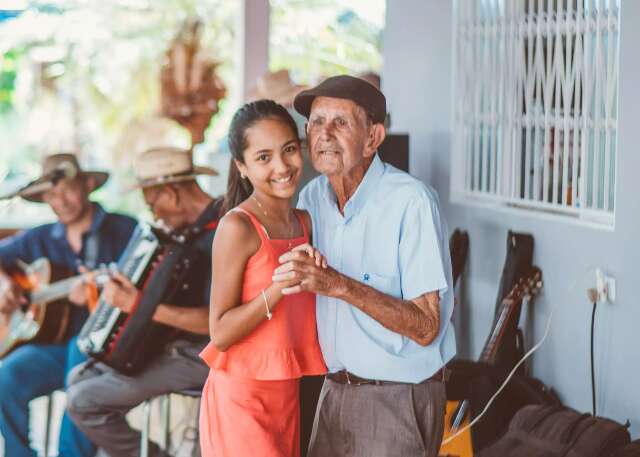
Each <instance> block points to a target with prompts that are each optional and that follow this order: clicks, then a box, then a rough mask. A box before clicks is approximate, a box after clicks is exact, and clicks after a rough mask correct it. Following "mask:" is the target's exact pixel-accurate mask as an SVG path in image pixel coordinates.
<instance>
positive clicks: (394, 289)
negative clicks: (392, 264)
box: [360, 272, 402, 298]
mask: <svg viewBox="0 0 640 457" xmlns="http://www.w3.org/2000/svg"><path fill="white" fill-rule="evenodd" d="M360 279H361V280H362V281H363V282H364V283H365V284H366V285H368V286H370V287H373V288H374V289H376V290H378V291H380V292H382V293H384V294H387V295H391V296H392V297H396V298H402V289H401V285H400V276H399V275H381V274H378V273H373V272H363V273H362V276H361V278H360Z"/></svg>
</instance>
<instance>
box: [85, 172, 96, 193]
mask: <svg viewBox="0 0 640 457" xmlns="http://www.w3.org/2000/svg"><path fill="white" fill-rule="evenodd" d="M95 187H96V178H95V177H93V176H91V175H85V176H84V188H85V190H86V191H87V195H88V194H90V193H91V192H92V191H93V189H95Z"/></svg>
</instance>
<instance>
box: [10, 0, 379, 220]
mask: <svg viewBox="0 0 640 457" xmlns="http://www.w3.org/2000/svg"><path fill="white" fill-rule="evenodd" d="M270 8H271V12H270V30H269V69H270V70H278V69H283V68H285V69H289V70H290V74H291V77H292V79H293V80H294V81H295V82H296V83H299V84H313V83H316V82H318V81H319V80H321V79H322V78H325V77H327V76H331V75H334V74H338V73H351V74H356V73H359V72H362V71H376V72H379V71H380V69H381V67H382V57H381V56H382V52H381V51H382V49H381V46H382V32H383V29H384V16H385V2H384V0H304V1H303V0H271V1H270ZM239 13H240V2H239V1H236V0H206V1H202V0H163V1H162V2H157V1H152V0H111V1H105V0H48V1H45V0H25V1H20V0H0V139H1V140H0V194H2V193H6V192H7V191H9V190H12V189H14V188H16V187H18V186H19V185H21V184H24V183H26V182H28V181H29V180H30V179H32V178H33V177H35V176H37V174H38V173H39V170H40V160H41V157H42V156H43V155H45V154H48V153H52V152H55V151H60V150H69V149H73V150H77V151H79V153H80V155H81V159H82V161H83V162H84V163H85V164H86V165H88V166H90V167H92V168H101V169H107V170H111V171H112V179H110V181H109V183H108V185H107V186H105V187H104V188H102V189H100V190H99V191H98V192H96V193H95V194H94V199H95V200H98V201H100V202H101V203H102V204H103V205H105V206H106V207H108V208H110V209H113V210H118V211H123V212H128V213H132V214H137V215H143V216H144V215H145V208H144V205H143V204H142V200H141V198H140V196H139V195H138V194H137V193H135V192H134V193H129V194H125V193H123V192H122V191H121V189H122V188H123V186H124V185H125V184H126V182H127V180H128V179H130V175H131V172H130V165H131V159H132V157H133V155H134V153H135V152H136V151H132V150H130V145H131V142H130V139H131V136H132V135H134V136H135V131H136V130H137V129H140V128H141V125H143V124H144V122H145V120H148V119H149V118H151V117H152V116H154V115H157V114H158V113H159V107H160V104H159V102H160V100H159V98H160V78H159V73H160V68H161V66H162V64H163V62H164V61H165V60H166V54H165V53H166V51H167V48H168V47H169V45H170V44H171V41H172V39H173V38H174V37H175V35H176V33H177V32H178V30H179V29H180V27H181V26H182V24H183V23H184V22H185V20H187V19H189V18H199V19H200V21H201V22H202V24H203V27H202V43H203V44H204V46H205V47H206V50H207V52H208V53H209V54H210V55H211V57H212V58H213V59H214V60H216V61H217V62H219V66H218V67H217V68H216V72H217V74H218V76H219V77H220V78H221V79H222V80H223V82H224V84H225V86H226V88H227V96H226V98H225V99H224V100H222V101H221V103H220V105H219V107H220V109H219V111H218V112H217V113H216V114H215V116H214V117H213V118H212V120H211V122H210V124H209V127H208V129H207V130H206V134H205V142H204V145H201V147H200V150H203V149H204V150H206V151H207V153H206V154H204V155H203V157H205V158H206V159H207V160H211V161H212V162H214V163H215V154H216V151H217V149H219V145H220V142H221V141H223V140H222V139H223V138H224V136H225V132H226V130H227V128H228V125H229V121H230V118H231V116H232V114H233V112H234V111H235V109H236V108H237V102H235V103H234V102H233V101H234V100H241V98H240V97H238V94H237V91H238V90H239V89H238V77H237V76H236V75H237V72H236V68H237V67H238V62H237V60H238V56H237V55H236V45H235V40H236V36H237V33H236V27H237V24H238V20H237V19H238V14H239ZM132 132H134V133H132ZM217 179H218V180H219V182H222V183H223V182H224V181H225V178H224V176H223V177H220V178H217ZM51 217H52V215H51V214H50V213H48V212H47V211H44V210H43V206H41V205H36V206H34V205H32V204H27V203H25V202H22V201H16V200H13V201H4V202H0V225H2V226H28V225H32V224H34V223H38V222H42V221H44V220H49V219H51Z"/></svg>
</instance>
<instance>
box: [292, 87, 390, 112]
mask: <svg viewBox="0 0 640 457" xmlns="http://www.w3.org/2000/svg"><path fill="white" fill-rule="evenodd" d="M316 97H331V98H343V99H346V100H351V101H353V102H355V103H356V104H358V105H360V106H361V107H362V108H364V109H365V110H366V111H367V113H369V114H370V115H371V116H372V119H373V122H376V123H378V122H379V123H384V118H385V117H386V115H387V100H386V99H385V97H384V95H383V94H382V92H380V91H379V90H378V89H376V88H375V87H374V86H373V85H372V84H369V83H368V82H367V81H365V80H364V79H360V78H355V77H353V76H348V75H340V76H332V77H331V78H327V79H325V80H324V81H323V82H322V83H320V84H319V85H317V86H316V87H312V88H311V89H308V90H303V91H302V92H300V93H299V94H298V95H296V98H295V99H294V100H293V107H294V108H295V109H296V111H297V112H299V113H300V114H302V115H303V116H305V117H306V118H309V112H310V111H311V104H312V103H313V100H314V99H315V98H316Z"/></svg>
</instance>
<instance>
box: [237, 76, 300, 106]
mask: <svg viewBox="0 0 640 457" xmlns="http://www.w3.org/2000/svg"><path fill="white" fill-rule="evenodd" d="M306 87H307V86H301V85H298V84H294V83H293V81H291V78H290V77H289V70H278V71H274V72H267V73H265V74H263V75H262V76H260V77H259V78H258V80H257V81H256V86H255V87H254V88H253V89H252V90H251V91H249V94H248V98H249V101H253V100H259V99H264V98H266V99H269V100H273V101H274V102H276V103H280V104H281V105H284V106H293V99H294V98H295V96H296V95H297V94H298V93H299V92H300V91H302V90H304V89H306Z"/></svg>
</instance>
